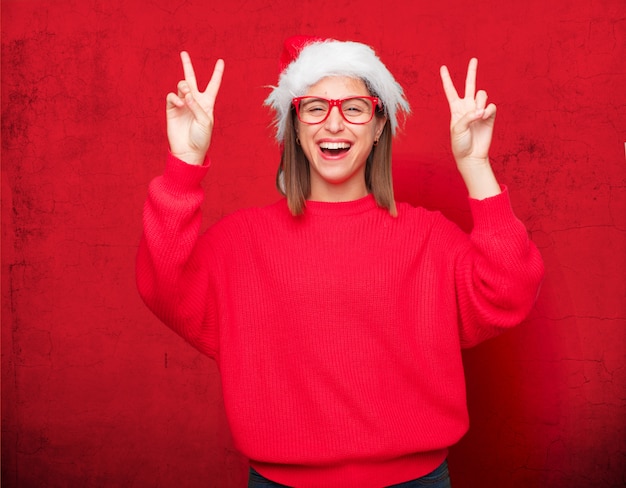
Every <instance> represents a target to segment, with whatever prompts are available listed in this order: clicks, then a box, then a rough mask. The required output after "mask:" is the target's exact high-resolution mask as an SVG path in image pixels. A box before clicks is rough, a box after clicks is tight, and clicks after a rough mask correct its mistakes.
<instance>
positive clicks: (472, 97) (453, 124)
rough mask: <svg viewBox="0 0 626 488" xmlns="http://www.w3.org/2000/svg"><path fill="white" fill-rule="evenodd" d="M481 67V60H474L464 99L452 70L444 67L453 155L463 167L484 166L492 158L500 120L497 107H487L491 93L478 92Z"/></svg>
mask: <svg viewBox="0 0 626 488" xmlns="http://www.w3.org/2000/svg"><path fill="white" fill-rule="evenodd" d="M477 67H478V60H477V59H476V58H472V59H471V60H470V62H469V66H468V67H467V77H466V79H465V94H464V97H463V98H460V97H459V94H458V93H457V91H456V89H455V88H454V84H453V83H452V80H451V78H450V73H449V72H448V68H447V67H446V66H442V67H441V81H442V83H443V90H444V92H445V94H446V98H447V99H448V104H449V105H450V136H451V140H452V154H453V155H454V159H455V160H456V162H457V164H459V165H461V164H471V163H472V162H473V161H476V162H484V160H486V159H487V158H488V156H489V146H490V145H491V137H492V134H493V125H494V122H495V119H496V106H495V105H494V104H493V103H490V104H489V105H487V93H486V92H485V91H484V90H479V91H478V92H476V71H477Z"/></svg>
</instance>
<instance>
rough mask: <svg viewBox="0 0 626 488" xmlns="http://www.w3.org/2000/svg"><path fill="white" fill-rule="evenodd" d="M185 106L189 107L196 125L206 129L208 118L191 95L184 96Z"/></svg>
mask: <svg viewBox="0 0 626 488" xmlns="http://www.w3.org/2000/svg"><path fill="white" fill-rule="evenodd" d="M185 104H186V105H187V106H188V107H189V110H191V113H192V114H193V117H194V119H196V122H198V124H200V125H201V126H202V127H207V126H208V125H209V122H210V119H209V116H208V115H207V113H206V112H205V111H204V109H203V108H202V107H201V106H200V104H199V103H198V102H197V101H196V99H195V98H194V97H193V95H192V94H191V93H187V95H185Z"/></svg>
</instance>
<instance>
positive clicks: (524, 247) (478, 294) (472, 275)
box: [455, 187, 544, 347]
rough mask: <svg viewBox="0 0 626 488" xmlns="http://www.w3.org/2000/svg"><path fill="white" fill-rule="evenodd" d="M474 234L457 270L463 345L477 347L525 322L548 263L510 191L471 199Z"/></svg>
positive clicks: (472, 233)
mask: <svg viewBox="0 0 626 488" xmlns="http://www.w3.org/2000/svg"><path fill="white" fill-rule="evenodd" d="M470 208H471V211H472V216H473V219H474V228H473V230H472V232H471V234H470V242H469V246H468V247H467V248H465V249H464V250H463V251H462V252H461V253H460V255H459V256H458V262H457V264H456V268H455V279H456V287H457V303H458V308H459V314H460V322H461V325H460V327H461V331H460V332H461V345H462V346H463V347H472V346H474V345H476V344H478V343H480V342H482V341H484V340H485V339H488V338H491V337H494V336H496V335H498V334H499V333H500V332H502V331H503V330H504V329H506V328H509V327H512V326H515V325H517V324H519V323H520V322H522V321H523V320H524V319H525V318H526V316H527V315H528V313H529V312H530V310H531V308H532V307H533V305H534V303H535V300H536V298H537V294H538V291H539V287H540V285H541V282H542V280H543V276H544V267H543V260H542V258H541V255H540V254H539V251H538V250H537V248H536V246H535V245H534V244H533V243H532V242H531V241H530V239H529V237H528V234H527V231H526V228H525V227H524V224H523V223H522V222H521V221H520V220H519V219H517V217H516V216H515V215H514V213H513V210H512V208H511V204H510V200H509V194H508V190H507V188H506V187H503V191H502V193H501V194H500V195H497V196H495V197H491V198H487V199H485V200H473V199H470Z"/></svg>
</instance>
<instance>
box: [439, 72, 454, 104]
mask: <svg viewBox="0 0 626 488" xmlns="http://www.w3.org/2000/svg"><path fill="white" fill-rule="evenodd" d="M439 74H440V75H441V83H442V85H443V91H444V93H445V94H446V98H447V99H448V104H450V105H452V103H454V102H455V101H456V100H458V98H459V94H458V93H457V91H456V88H455V87H454V83H452V78H450V72H449V71H448V67H447V66H442V67H441V68H440V69H439Z"/></svg>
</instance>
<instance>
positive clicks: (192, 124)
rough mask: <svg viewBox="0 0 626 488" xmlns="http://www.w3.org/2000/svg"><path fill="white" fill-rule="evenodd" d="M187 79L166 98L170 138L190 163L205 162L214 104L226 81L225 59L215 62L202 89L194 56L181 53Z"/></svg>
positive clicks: (174, 149) (172, 148)
mask: <svg viewBox="0 0 626 488" xmlns="http://www.w3.org/2000/svg"><path fill="white" fill-rule="evenodd" d="M180 59H181V61H182V64H183V72H184V75H185V79H184V80H181V81H179V82H178V87H177V88H178V92H177V93H168V95H167V98H166V116H167V138H168V140H169V144H170V151H171V152H172V154H173V155H174V156H176V157H177V158H179V159H181V160H183V161H185V162H186V163H189V164H194V165H201V164H202V163H203V162H204V158H205V156H206V152H207V150H208V149H209V145H210V144H211V134H212V132H213V122H214V119H213V108H214V106H215V99H216V98H217V93H218V91H219V88H220V85H221V83H222V75H223V73H224V61H223V60H221V59H219V60H218V61H217V62H216V63H215V68H214V69H213V75H212V76H211V81H209V83H208V85H207V87H206V89H205V90H204V91H203V92H201V91H199V90H198V84H197V82H196V74H195V72H194V69H193V65H192V64H191V58H190V57H189V54H188V53H186V52H185V51H183V52H181V53H180Z"/></svg>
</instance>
